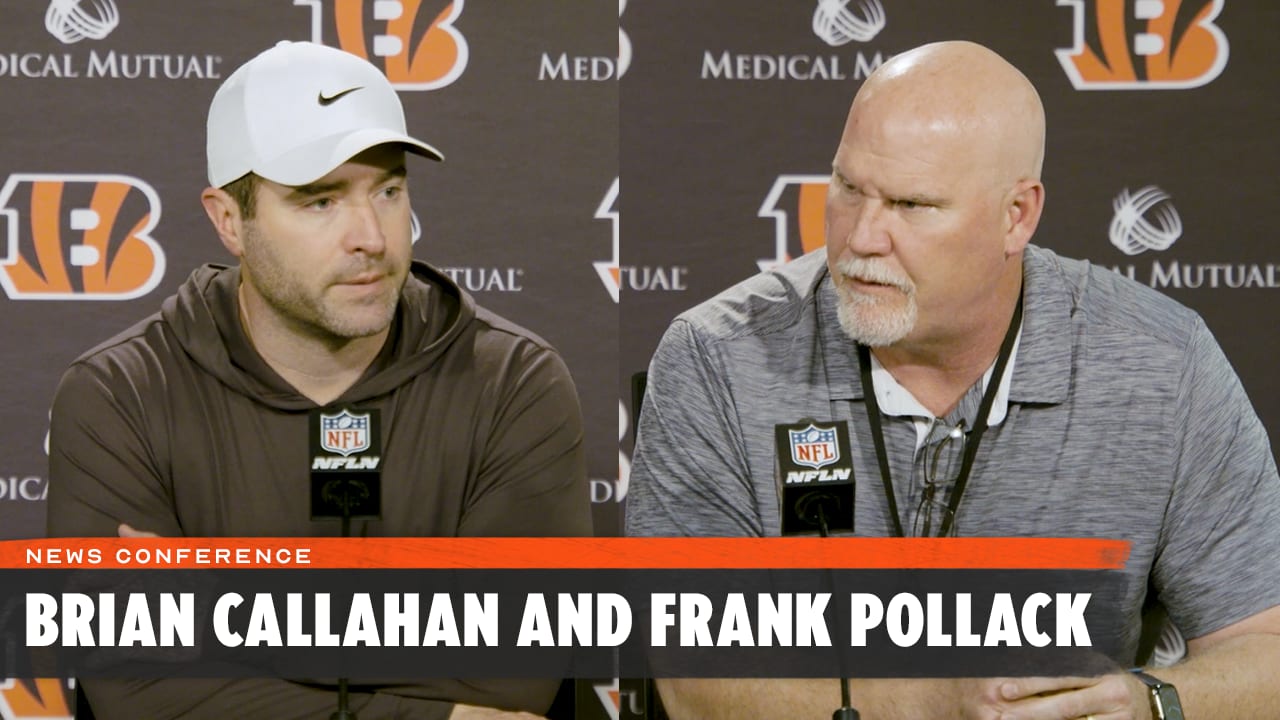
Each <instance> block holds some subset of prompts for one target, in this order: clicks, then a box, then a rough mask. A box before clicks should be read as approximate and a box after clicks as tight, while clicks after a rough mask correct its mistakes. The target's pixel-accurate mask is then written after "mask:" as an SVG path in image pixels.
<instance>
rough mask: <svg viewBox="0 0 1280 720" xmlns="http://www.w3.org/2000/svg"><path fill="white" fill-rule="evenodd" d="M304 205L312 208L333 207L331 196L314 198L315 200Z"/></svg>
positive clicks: (325, 208)
mask: <svg viewBox="0 0 1280 720" xmlns="http://www.w3.org/2000/svg"><path fill="white" fill-rule="evenodd" d="M306 206H307V207H308V208H311V209H312V210H328V209H329V208H331V207H333V198H327V197H324V198H316V199H315V200H312V201H311V202H309V203H307V205H306Z"/></svg>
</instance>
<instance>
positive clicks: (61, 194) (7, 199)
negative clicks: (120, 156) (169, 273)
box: [0, 173, 164, 300]
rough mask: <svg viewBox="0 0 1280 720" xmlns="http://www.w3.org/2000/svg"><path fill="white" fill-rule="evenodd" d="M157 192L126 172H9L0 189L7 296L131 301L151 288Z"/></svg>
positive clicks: (1, 282)
mask: <svg viewBox="0 0 1280 720" xmlns="http://www.w3.org/2000/svg"><path fill="white" fill-rule="evenodd" d="M159 221H160V198H159V196H158V195H156V191H155V190H154V189H152V187H151V186H150V185H148V184H147V183H145V182H143V181H142V180H139V179H138V178H135V177H129V176H127V175H54V174H48V175H41V174H25V173H15V174H13V175H10V176H9V179H8V180H7V181H6V182H5V184H4V187H3V188H0V225H7V226H8V232H7V234H0V240H3V241H4V245H3V250H0V287H3V288H4V291H5V293H6V294H7V295H8V296H9V297H10V298H11V299H13V300H129V299H132V298H136V297H141V296H143V295H146V294H147V293H149V292H151V291H152V290H153V289H155V287H156V285H158V284H159V283H160V278H161V277H162V276H163V275H164V251H162V250H161V249H160V246H159V245H157V244H156V242H155V241H154V240H152V239H151V236H150V234H149V233H150V232H151V230H152V229H154V228H155V226H156V224H157V223H158V222H159Z"/></svg>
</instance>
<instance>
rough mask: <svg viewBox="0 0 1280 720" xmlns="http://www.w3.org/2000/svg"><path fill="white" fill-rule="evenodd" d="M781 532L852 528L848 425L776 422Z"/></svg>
mask: <svg viewBox="0 0 1280 720" xmlns="http://www.w3.org/2000/svg"><path fill="white" fill-rule="evenodd" d="M774 439H775V441H776V446H777V459H778V471H779V472H778V474H779V476H780V479H781V480H782V497H781V503H780V506H779V511H780V514H781V515H782V534H783V535H802V534H808V533H813V532H818V533H819V534H821V535H822V536H823V537H825V536H826V535H827V534H828V531H830V530H849V531H852V530H853V490H854V479H853V452H852V450H851V449H850V445H849V423H847V422H845V421H843V420H837V421H831V422H824V423H819V422H817V421H814V420H811V419H805V420H801V421H800V422H798V423H791V424H789V425H775V426H774Z"/></svg>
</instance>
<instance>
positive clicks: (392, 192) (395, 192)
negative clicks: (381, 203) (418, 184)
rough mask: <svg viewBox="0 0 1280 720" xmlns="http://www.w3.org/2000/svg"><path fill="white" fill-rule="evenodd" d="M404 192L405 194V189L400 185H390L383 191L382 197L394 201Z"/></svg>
mask: <svg viewBox="0 0 1280 720" xmlns="http://www.w3.org/2000/svg"><path fill="white" fill-rule="evenodd" d="M402 192H404V188H402V187H400V186H399V185H388V186H387V187H385V188H383V189H382V196H383V197H385V198H387V199H388V200H394V199H395V198H398V197H400V193H402Z"/></svg>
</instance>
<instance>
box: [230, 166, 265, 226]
mask: <svg viewBox="0 0 1280 720" xmlns="http://www.w3.org/2000/svg"><path fill="white" fill-rule="evenodd" d="M222 190H223V192H225V193H226V194H228V195H230V196H231V197H232V199H234V200H235V201H236V205H238V206H240V216H241V217H242V218H244V219H245V220H252V219H253V215H254V213H255V212H256V211H257V207H258V203H257V195H258V176H257V175H255V174H253V173H246V174H244V175H241V176H240V177H238V178H236V179H235V180H232V181H231V182H229V183H227V184H226V185H223V186H222Z"/></svg>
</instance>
